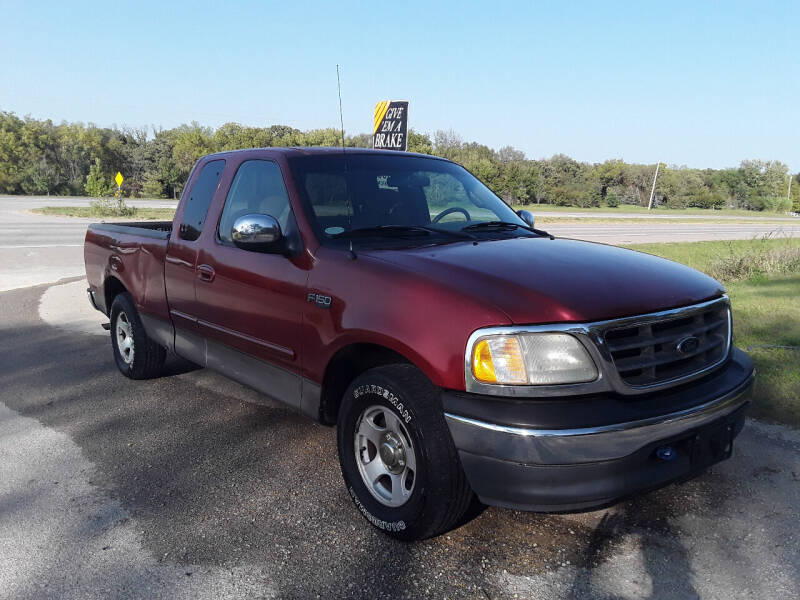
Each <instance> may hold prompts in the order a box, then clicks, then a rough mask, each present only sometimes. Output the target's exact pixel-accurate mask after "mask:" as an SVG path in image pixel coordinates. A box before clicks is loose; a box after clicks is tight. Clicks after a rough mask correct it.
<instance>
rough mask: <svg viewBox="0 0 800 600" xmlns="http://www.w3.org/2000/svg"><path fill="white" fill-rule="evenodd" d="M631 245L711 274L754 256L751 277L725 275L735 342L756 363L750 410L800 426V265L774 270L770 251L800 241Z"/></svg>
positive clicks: (799, 245) (798, 246)
mask: <svg viewBox="0 0 800 600" xmlns="http://www.w3.org/2000/svg"><path fill="white" fill-rule="evenodd" d="M630 247H631V248H633V249H635V250H643V251H645V252H649V253H651V254H656V255H659V256H663V257H664V258H669V259H671V260H676V261H678V262H682V263H684V264H687V265H690V266H692V267H695V268H697V269H700V270H702V271H705V272H708V273H710V274H714V273H715V271H717V270H719V269H720V265H721V264H725V263H726V261H727V262H731V261H733V262H738V260H739V259H740V258H741V257H748V258H749V261H750V262H753V263H755V266H756V269H754V270H753V271H752V272H751V274H750V275H749V277H747V278H737V279H734V280H725V279H724V278H723V283H725V285H726V287H727V290H728V295H729V296H730V298H731V305H732V307H733V320H734V343H735V344H736V345H737V346H739V347H740V348H743V349H745V350H747V351H748V352H749V353H750V356H751V357H752V358H753V360H754V362H755V365H756V372H757V376H756V383H755V388H754V393H753V404H752V408H751V412H750V414H751V415H752V416H754V417H756V418H758V419H762V420H764V421H769V422H776V423H785V424H788V425H791V426H792V427H796V428H797V427H800V268H798V267H797V264H796V263H794V264H793V267H792V271H791V272H783V273H781V272H779V271H775V270H772V271H770V270H768V266H769V265H770V264H772V263H771V260H770V258H769V257H770V255H772V254H774V253H775V252H776V251H777V252H787V250H788V252H790V253H794V252H795V251H797V252H800V240H798V239H788V240H787V239H783V240H741V241H735V242H697V243H686V244H642V245H635V246H630ZM731 257H732V258H731ZM771 268H773V269H776V268H778V267H775V266H773V267H771ZM742 275H744V274H742ZM781 346H784V347H786V346H788V347H791V348H782V347H781ZM792 348H793V349H792Z"/></svg>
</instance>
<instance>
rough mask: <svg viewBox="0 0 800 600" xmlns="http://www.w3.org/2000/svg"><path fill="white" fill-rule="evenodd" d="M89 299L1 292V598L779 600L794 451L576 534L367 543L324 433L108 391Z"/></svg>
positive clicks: (72, 290)
mask: <svg viewBox="0 0 800 600" xmlns="http://www.w3.org/2000/svg"><path fill="white" fill-rule="evenodd" d="M84 286H85V283H84V282H83V281H81V280H79V279H78V280H76V281H74V282H72V283H67V284H66V285H60V286H56V287H51V286H40V287H34V288H27V289H21V290H15V291H7V292H3V293H0V540H2V541H3V543H2V544H0V597H4V598H6V597H7V598H40V597H52V598H63V597H80V598H108V597H148V598H151V597H164V598H200V597H209V598H212V597H213V598H236V597H239V598H241V597H296V598H309V597H311V598H313V597H317V596H319V597H331V598H333V597H335V598H381V597H413V598H418V597H423V596H428V597H450V598H453V597H467V598H480V599H484V600H485V598H487V597H488V598H513V597H520V598H533V597H541V598H552V597H565V598H566V597H585V598H598V597H599V598H651V597H658V598H665V597H669V598H694V597H698V596H699V597H703V598H790V597H797V595H798V594H800V560H798V557H800V539H799V538H798V529H797V523H798V522H799V521H800V435H798V433H797V432H795V431H791V430H788V429H786V428H782V427H778V426H768V425H762V424H758V423H756V422H752V421H751V422H748V424H747V426H746V428H745V430H744V432H743V433H742V435H741V436H740V438H739V440H738V444H737V446H736V449H735V455H734V457H733V458H732V459H731V460H730V461H728V462H726V463H723V464H721V465H718V466H716V467H714V468H713V469H712V470H711V471H710V472H709V473H707V474H706V475H704V476H703V477H701V478H700V479H697V480H695V481H692V482H690V483H687V484H684V485H681V486H670V487H668V488H665V489H663V490H660V491H657V492H654V493H651V494H648V495H645V496H641V497H639V498H636V499H634V500H631V501H628V502H624V503H622V504H619V505H617V506H615V507H613V508H610V509H606V510H601V511H595V512H590V513H584V514H576V515H562V516H553V515H535V514H528V513H520V512H514V511H508V510H500V509H494V508H489V509H487V510H484V511H482V512H480V513H479V514H477V515H475V517H474V518H473V519H472V520H471V521H470V522H468V523H467V524H465V525H463V526H462V527H461V528H459V529H457V530H455V531H452V532H450V533H449V534H447V535H444V536H441V537H439V538H436V539H432V540H427V541H424V542H419V543H415V544H410V545H407V544H402V543H399V542H395V541H393V540H390V539H388V538H386V537H384V536H383V535H382V534H381V533H379V532H378V531H376V530H374V529H373V528H371V527H369V526H368V525H367V524H366V523H365V522H364V520H363V519H362V518H361V517H360V516H359V514H358V513H357V511H356V510H355V509H354V508H353V506H352V505H351V502H350V500H349V499H348V496H347V493H346V492H345V489H344V486H343V484H342V482H341V477H340V475H339V472H338V466H337V461H336V443H335V435H334V431H333V430H332V429H328V428H325V427H322V426H320V425H315V424H313V423H311V422H310V421H308V420H307V419H305V418H304V417H302V416H301V415H299V414H297V413H295V412H293V411H292V410H290V409H287V408H284V407H282V406H279V405H277V404H273V403H271V402H269V401H267V400H265V399H264V398H263V397H262V396H259V395H258V394H256V393H255V392H253V391H251V390H249V389H247V388H244V387H242V386H240V385H238V384H235V383H233V382H231V381H229V380H227V379H225V378H223V377H221V376H218V375H216V374H214V373H211V372H209V371H206V370H193V369H192V367H191V365H188V364H186V363H182V362H180V361H177V360H172V361H171V362H170V368H169V372H168V373H167V374H166V375H165V376H164V377H162V378H160V379H157V380H153V381H143V382H135V381H130V380H128V379H125V378H124V377H122V376H121V375H119V374H118V373H117V372H116V369H115V366H114V363H113V361H112V357H111V351H110V342H109V340H108V338H107V336H106V335H105V334H104V332H103V331H102V330H101V329H99V322H100V321H101V320H102V315H100V314H99V313H97V314H94V313H93V312H92V311H91V310H89V309H87V307H86V303H85V302H80V301H79V299H82V297H83V296H82V294H83V288H84Z"/></svg>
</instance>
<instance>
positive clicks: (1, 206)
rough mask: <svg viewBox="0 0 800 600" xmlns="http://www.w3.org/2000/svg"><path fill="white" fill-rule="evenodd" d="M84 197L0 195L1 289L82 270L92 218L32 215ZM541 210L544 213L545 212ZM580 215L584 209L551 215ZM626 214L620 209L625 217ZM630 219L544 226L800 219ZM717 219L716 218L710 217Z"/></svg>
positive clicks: (745, 231)
mask: <svg viewBox="0 0 800 600" xmlns="http://www.w3.org/2000/svg"><path fill="white" fill-rule="evenodd" d="M130 203H131V204H132V205H134V206H150V207H171V206H175V202H172V201H168V200H165V201H157V202H156V201H148V200H134V201H131V202H130ZM88 204H89V199H88V198H74V197H71V198H60V197H49V198H48V197H15V196H0V291H2V290H9V289H15V288H20V287H25V286H30V285H37V284H41V283H47V282H51V281H56V280H57V279H59V278H60V277H72V276H77V275H81V274H82V273H83V249H82V248H83V238H84V235H85V233H86V226H87V225H88V224H89V223H91V222H92V220H91V219H76V218H68V217H46V216H42V215H33V214H31V213H29V212H28V209H30V208H35V207H41V206H88ZM543 214H544V213H543ZM552 214H553V215H558V216H569V217H580V216H581V215H586V214H587V213H581V212H575V213H552ZM624 214H625V213H623V215H624ZM632 217H633V218H632V219H631V223H630V224H628V223H622V224H619V223H613V224H610V223H606V224H602V223H594V224H580V223H566V224H557V223H553V224H548V225H546V229H547V230H548V231H549V232H550V233H552V234H553V235H557V236H561V237H570V238H577V239H582V240H589V241H593V242H602V243H605V244H635V243H645V242H668V241H675V242H681V241H682V242H694V241H700V240H733V239H749V238H754V237H760V236H763V235H767V234H771V235H786V236H800V219H793V218H786V219H785V221H781V223H780V224H779V225H778V224H775V223H764V224H759V223H736V222H731V223H704V222H703V220H704V219H703V216H702V215H699V216H698V218H697V221H698V222H697V223H677V224H675V223H670V224H667V223H661V222H659V219H658V218H647V217H642V216H641V215H635V214H633V215H632ZM712 218H714V219H717V218H718V217H712Z"/></svg>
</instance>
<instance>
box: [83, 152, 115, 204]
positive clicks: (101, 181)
mask: <svg viewBox="0 0 800 600" xmlns="http://www.w3.org/2000/svg"><path fill="white" fill-rule="evenodd" d="M108 179H109V178H108V177H106V175H105V173H103V167H102V165H101V164H100V159H99V158H95V159H94V164H93V165H92V166H91V167H89V174H88V175H87V176H86V184H85V185H84V189H85V190H86V195H87V196H91V197H92V198H102V197H105V196H111V195H113V193H114V185H113V184H111V183H109V182H108Z"/></svg>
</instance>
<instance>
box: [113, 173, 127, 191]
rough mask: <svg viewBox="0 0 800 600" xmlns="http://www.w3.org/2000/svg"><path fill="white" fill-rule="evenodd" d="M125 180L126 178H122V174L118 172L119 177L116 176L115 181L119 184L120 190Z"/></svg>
mask: <svg viewBox="0 0 800 600" xmlns="http://www.w3.org/2000/svg"><path fill="white" fill-rule="evenodd" d="M124 180H125V178H124V177H123V176H122V173H120V172H119V171H117V175H116V177H114V181H116V182H117V189H119V188H121V187H122V182H123V181H124Z"/></svg>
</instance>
